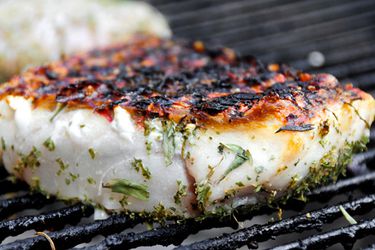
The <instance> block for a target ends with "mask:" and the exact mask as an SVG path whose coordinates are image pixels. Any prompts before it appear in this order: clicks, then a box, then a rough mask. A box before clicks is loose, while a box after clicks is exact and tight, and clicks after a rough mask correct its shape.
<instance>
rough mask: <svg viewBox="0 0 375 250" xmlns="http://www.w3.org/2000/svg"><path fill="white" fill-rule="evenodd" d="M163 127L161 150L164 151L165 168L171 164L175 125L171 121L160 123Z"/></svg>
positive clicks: (173, 150)
mask: <svg viewBox="0 0 375 250" xmlns="http://www.w3.org/2000/svg"><path fill="white" fill-rule="evenodd" d="M161 124H162V127H163V150H164V158H165V164H166V165H167V166H169V165H171V164H172V159H173V156H174V152H175V147H176V146H175V138H174V134H175V125H174V123H173V122H171V121H165V120H164V121H162V122H161Z"/></svg>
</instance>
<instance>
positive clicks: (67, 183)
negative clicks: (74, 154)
mask: <svg viewBox="0 0 375 250" xmlns="http://www.w3.org/2000/svg"><path fill="white" fill-rule="evenodd" d="M65 184H66V185H67V186H69V185H70V179H69V178H65Z"/></svg>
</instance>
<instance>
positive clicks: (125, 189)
mask: <svg viewBox="0 0 375 250" xmlns="http://www.w3.org/2000/svg"><path fill="white" fill-rule="evenodd" d="M103 187H104V188H110V189H111V190H112V192H114V193H120V194H124V195H127V196H132V197H134V198H136V199H139V200H143V201H146V200H148V198H149V197H150V193H149V192H148V187H147V185H144V184H138V183H135V182H132V181H129V180H126V179H114V180H111V181H110V182H108V183H107V184H105V185H103Z"/></svg>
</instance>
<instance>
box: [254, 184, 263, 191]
mask: <svg viewBox="0 0 375 250" xmlns="http://www.w3.org/2000/svg"><path fill="white" fill-rule="evenodd" d="M261 189H262V184H258V185H256V186H255V189H254V190H255V193H258V192H260V190H261Z"/></svg>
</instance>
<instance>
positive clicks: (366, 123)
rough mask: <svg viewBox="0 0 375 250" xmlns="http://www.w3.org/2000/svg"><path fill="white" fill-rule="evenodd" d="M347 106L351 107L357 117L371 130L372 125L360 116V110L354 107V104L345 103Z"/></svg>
mask: <svg viewBox="0 0 375 250" xmlns="http://www.w3.org/2000/svg"><path fill="white" fill-rule="evenodd" d="M345 104H348V105H349V106H350V107H352V108H353V110H354V112H355V113H356V115H357V116H358V117H359V119H360V120H362V121H363V122H364V123H365V125H366V128H370V127H371V125H370V124H369V123H368V122H367V121H366V119H364V118H363V117H362V116H361V115H360V114H359V112H358V109H356V108H355V107H354V106H353V104H351V103H350V102H345Z"/></svg>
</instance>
